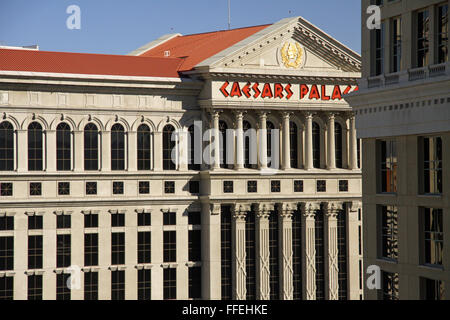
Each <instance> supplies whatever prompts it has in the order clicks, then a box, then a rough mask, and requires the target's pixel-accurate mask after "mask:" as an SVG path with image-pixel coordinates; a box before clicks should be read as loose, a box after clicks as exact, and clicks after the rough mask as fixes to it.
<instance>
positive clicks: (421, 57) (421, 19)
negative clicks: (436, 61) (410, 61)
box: [416, 10, 430, 68]
mask: <svg viewBox="0 0 450 320" xmlns="http://www.w3.org/2000/svg"><path fill="white" fill-rule="evenodd" d="M416 19H417V33H416V39H417V67H418V68H421V67H425V66H427V65H428V64H429V59H430V57H429V56H430V14H429V12H428V10H423V11H419V12H417V13H416Z"/></svg>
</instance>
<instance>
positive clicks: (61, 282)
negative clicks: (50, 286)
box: [56, 273, 70, 300]
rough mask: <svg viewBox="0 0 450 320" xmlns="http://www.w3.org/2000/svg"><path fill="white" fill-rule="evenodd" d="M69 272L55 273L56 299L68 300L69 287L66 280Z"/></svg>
mask: <svg viewBox="0 0 450 320" xmlns="http://www.w3.org/2000/svg"><path fill="white" fill-rule="evenodd" d="M69 277H70V273H60V274H57V275H56V300H70V289H69V288H68V286H67V280H68V279H69Z"/></svg>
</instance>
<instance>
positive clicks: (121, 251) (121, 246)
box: [111, 232, 125, 265]
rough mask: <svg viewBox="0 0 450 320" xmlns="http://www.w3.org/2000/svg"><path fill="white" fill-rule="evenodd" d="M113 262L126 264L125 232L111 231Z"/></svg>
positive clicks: (113, 263)
mask: <svg viewBox="0 0 450 320" xmlns="http://www.w3.org/2000/svg"><path fill="white" fill-rule="evenodd" d="M111 264H112V265H115V264H125V232H113V233H111Z"/></svg>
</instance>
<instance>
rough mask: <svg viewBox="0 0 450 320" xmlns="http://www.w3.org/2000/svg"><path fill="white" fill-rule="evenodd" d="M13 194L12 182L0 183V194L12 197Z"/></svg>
mask: <svg viewBox="0 0 450 320" xmlns="http://www.w3.org/2000/svg"><path fill="white" fill-rule="evenodd" d="M12 195H13V184H12V183H10V182H2V183H0V196H2V197H10V196H12Z"/></svg>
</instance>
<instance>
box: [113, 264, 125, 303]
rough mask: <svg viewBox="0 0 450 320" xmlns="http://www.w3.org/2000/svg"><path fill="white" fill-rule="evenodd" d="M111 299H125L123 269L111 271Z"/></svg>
mask: <svg viewBox="0 0 450 320" xmlns="http://www.w3.org/2000/svg"><path fill="white" fill-rule="evenodd" d="M111 300H125V271H123V270H116V271H111Z"/></svg>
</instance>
